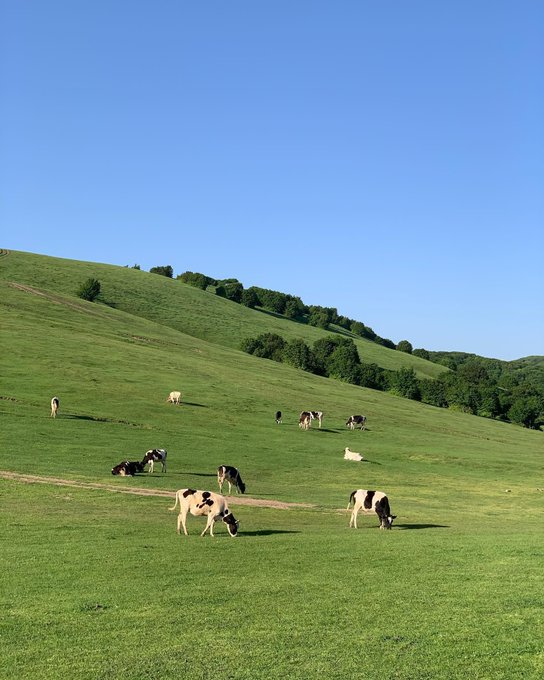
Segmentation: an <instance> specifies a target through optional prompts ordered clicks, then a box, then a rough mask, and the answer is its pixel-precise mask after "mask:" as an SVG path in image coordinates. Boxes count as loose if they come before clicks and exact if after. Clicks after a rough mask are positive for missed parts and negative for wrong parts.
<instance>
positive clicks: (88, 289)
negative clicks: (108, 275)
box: [76, 278, 100, 302]
mask: <svg viewBox="0 0 544 680" xmlns="http://www.w3.org/2000/svg"><path fill="white" fill-rule="evenodd" d="M76 295H77V296H78V297H80V298H82V299H83V300H88V301H89V302H94V300H96V298H97V297H98V296H99V295H100V281H98V279H93V278H90V279H87V280H86V281H84V282H83V283H82V284H81V286H80V287H79V288H78V289H77V291H76Z"/></svg>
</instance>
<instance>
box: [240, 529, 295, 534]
mask: <svg viewBox="0 0 544 680" xmlns="http://www.w3.org/2000/svg"><path fill="white" fill-rule="evenodd" d="M300 533H301V532H300V531H290V530H288V529H258V530H256V531H240V533H239V534H238V536H273V535H274V534H300Z"/></svg>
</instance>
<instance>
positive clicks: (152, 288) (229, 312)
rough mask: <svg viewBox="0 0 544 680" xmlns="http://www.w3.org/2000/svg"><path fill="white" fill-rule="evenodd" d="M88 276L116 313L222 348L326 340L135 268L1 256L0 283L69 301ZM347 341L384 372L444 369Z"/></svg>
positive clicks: (320, 333)
mask: <svg viewBox="0 0 544 680" xmlns="http://www.w3.org/2000/svg"><path fill="white" fill-rule="evenodd" d="M89 277H95V278H97V279H99V281H100V282H101V284H102V291H103V294H102V296H101V297H103V299H104V301H105V302H106V303H107V304H109V305H111V306H112V307H114V308H115V309H118V310H121V311H124V312H128V313H130V314H133V315H135V316H139V317H142V318H144V319H148V320H150V321H155V322H157V323H159V324H161V325H163V326H168V327H170V328H174V329H176V330H178V331H181V332H183V333H186V334H187V335H191V336H194V337H198V338H201V339H202V340H208V341H210V342H213V343H216V344H220V345H224V346H225V347H231V348H234V349H238V348H239V346H240V341H241V340H242V339H243V338H245V337H253V336H256V335H259V334H261V333H278V334H279V335H282V336H283V337H285V338H286V339H287V340H290V339H293V338H297V337H302V338H303V339H304V340H306V342H308V343H310V344H311V343H313V342H315V340H317V339H318V338H321V337H324V336H326V335H330V331H325V330H322V329H319V328H315V327H313V326H307V325H305V324H299V323H296V322H295V321H290V320H288V319H286V318H283V317H280V316H277V315H274V314H272V313H269V312H264V311H256V310H252V309H248V308H247V307H244V306H242V305H237V304H235V303H233V302H230V301H229V300H226V299H224V298H220V297H217V296H215V295H212V294H210V293H207V292H205V291H202V290H199V289H197V288H193V287H192V286H189V285H187V284H184V283H182V282H181V281H176V280H172V279H168V278H166V277H164V276H158V275H155V274H149V273H148V272H144V271H139V270H136V269H129V268H125V267H116V266H113V265H107V264H97V263H91V262H78V261H75V260H66V259H60V258H53V257H46V256H44V255H33V254H30V253H21V252H16V251H11V252H10V254H9V256H7V257H4V258H3V259H2V260H1V266H0V279H1V280H4V281H15V282H19V283H22V284H26V285H29V286H33V287H36V288H38V289H40V290H41V289H43V290H46V291H51V292H53V293H62V294H64V295H69V296H73V295H74V294H75V291H76V290H77V288H78V286H79V285H80V284H81V283H82V282H83V281H84V280H85V279H86V278H89ZM342 332H343V334H346V332H345V331H342ZM351 337H353V338H354V340H355V343H356V345H357V348H358V350H359V354H360V357H361V360H362V361H365V362H368V363H376V364H378V365H379V366H381V367H382V368H386V369H390V370H398V369H399V368H403V367H405V368H413V369H414V370H415V371H416V373H417V374H418V375H419V376H420V377H425V378H433V377H436V376H438V375H440V373H442V372H444V371H445V370H446V369H445V368H444V367H443V366H439V365H437V364H434V363H432V362H430V361H426V360H424V359H421V358H419V357H415V356H412V355H409V354H406V353H403V352H397V351H395V350H391V349H387V348H386V347H382V346H380V345H377V344H376V343H373V342H371V341H369V340H365V339H363V338H356V336H354V335H353V336H351Z"/></svg>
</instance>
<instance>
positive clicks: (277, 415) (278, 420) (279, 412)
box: [276, 411, 283, 425]
mask: <svg viewBox="0 0 544 680" xmlns="http://www.w3.org/2000/svg"><path fill="white" fill-rule="evenodd" d="M281 422H283V421H282V419H281V411H276V425H279V424H280V423H281Z"/></svg>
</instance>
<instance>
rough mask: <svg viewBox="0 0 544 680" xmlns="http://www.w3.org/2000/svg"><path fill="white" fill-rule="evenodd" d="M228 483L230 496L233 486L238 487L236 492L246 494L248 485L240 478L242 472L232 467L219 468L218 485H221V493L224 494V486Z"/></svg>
mask: <svg viewBox="0 0 544 680" xmlns="http://www.w3.org/2000/svg"><path fill="white" fill-rule="evenodd" d="M225 482H227V484H228V485H229V495H230V492H231V489H232V485H233V484H234V486H235V487H236V492H237V493H238V492H240V493H245V491H246V485H245V484H244V482H243V481H242V478H241V477H240V472H239V470H237V469H236V468H235V467H232V466H231V465H220V466H219V467H218V468H217V483H218V484H219V493H223V484H224V483H225Z"/></svg>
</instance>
